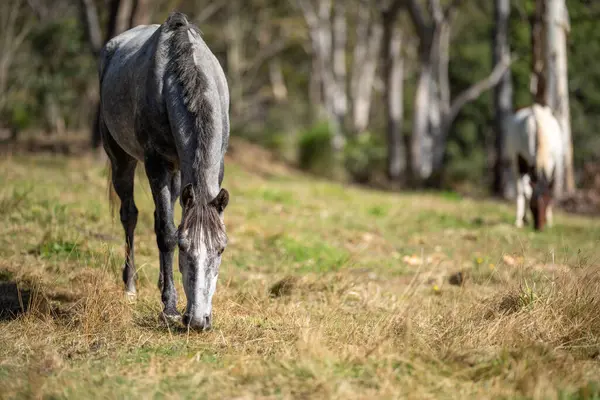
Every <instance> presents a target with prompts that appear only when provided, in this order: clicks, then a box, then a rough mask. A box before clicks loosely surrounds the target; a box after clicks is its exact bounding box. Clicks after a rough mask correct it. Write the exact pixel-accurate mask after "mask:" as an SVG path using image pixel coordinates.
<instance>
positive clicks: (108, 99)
mask: <svg viewBox="0 0 600 400" xmlns="http://www.w3.org/2000/svg"><path fill="white" fill-rule="evenodd" d="M110 74H111V71H110V69H109V70H108V71H107V73H106V77H105V79H104V82H105V84H103V85H102V88H101V91H102V92H101V102H102V116H103V118H104V123H105V124H106V127H107V128H108V131H109V133H110V135H111V136H112V138H113V139H114V140H115V141H116V142H117V143H118V145H119V146H120V147H121V148H122V149H123V150H124V151H125V152H127V153H128V154H129V155H130V156H132V157H135V158H136V159H138V160H140V161H143V159H144V150H143V147H142V145H141V144H140V143H139V141H138V139H137V136H136V133H135V117H134V109H135V108H134V106H133V104H134V101H133V97H132V93H131V91H130V90H128V87H129V85H126V84H107V83H106V82H119V83H123V82H120V81H119V80H118V79H116V80H113V79H110V78H111V77H110Z"/></svg>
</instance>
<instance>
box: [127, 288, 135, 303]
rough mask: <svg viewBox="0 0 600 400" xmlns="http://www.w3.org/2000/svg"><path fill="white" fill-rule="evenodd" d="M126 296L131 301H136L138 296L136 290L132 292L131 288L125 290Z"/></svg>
mask: <svg viewBox="0 0 600 400" xmlns="http://www.w3.org/2000/svg"><path fill="white" fill-rule="evenodd" d="M125 297H126V298H127V300H128V301H129V302H131V303H133V302H135V300H136V298H137V293H136V292H130V291H129V290H128V291H126V292H125Z"/></svg>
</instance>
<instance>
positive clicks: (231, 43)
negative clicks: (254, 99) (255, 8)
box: [227, 1, 244, 117]
mask: <svg viewBox="0 0 600 400" xmlns="http://www.w3.org/2000/svg"><path fill="white" fill-rule="evenodd" d="M240 12H241V10H240V4H239V2H237V1H233V2H231V3H230V8H229V20H228V21H227V42H228V44H227V77H228V80H229V91H230V93H231V114H232V115H233V116H235V117H238V116H239V114H240V112H241V110H242V109H243V108H244V107H243V104H242V101H243V91H244V88H243V86H242V63H243V55H242V51H243V50H242V47H243V43H242V41H243V37H242V34H243V33H242V26H241V23H242V21H241V16H240Z"/></svg>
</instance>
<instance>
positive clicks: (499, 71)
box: [446, 59, 514, 124]
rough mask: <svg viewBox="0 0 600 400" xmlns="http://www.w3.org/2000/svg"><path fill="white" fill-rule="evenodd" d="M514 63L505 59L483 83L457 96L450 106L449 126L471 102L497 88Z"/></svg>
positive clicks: (476, 84)
mask: <svg viewBox="0 0 600 400" xmlns="http://www.w3.org/2000/svg"><path fill="white" fill-rule="evenodd" d="M513 62H514V59H505V60H503V61H502V62H500V63H498V64H496V66H495V67H494V69H493V70H492V72H491V73H490V74H489V75H488V76H487V77H486V78H484V79H482V80H481V81H479V82H477V83H475V84H473V85H471V86H470V87H469V88H467V89H466V90H464V91H463V92H462V93H461V94H459V95H458V96H456V98H455V99H454V101H452V105H451V106H450V112H449V113H448V117H447V121H446V122H447V124H451V123H452V122H453V121H454V119H455V118H456V116H457V115H458V113H459V112H460V110H461V109H462V108H463V107H464V106H465V105H466V104H467V103H469V102H471V101H473V100H475V99H476V98H477V97H479V96H480V95H481V94H482V93H483V92H485V91H486V90H489V89H491V88H493V87H494V86H496V84H498V82H500V79H502V76H503V75H504V73H505V72H506V70H507V69H508V68H509V67H510V65H511V64H512V63H513Z"/></svg>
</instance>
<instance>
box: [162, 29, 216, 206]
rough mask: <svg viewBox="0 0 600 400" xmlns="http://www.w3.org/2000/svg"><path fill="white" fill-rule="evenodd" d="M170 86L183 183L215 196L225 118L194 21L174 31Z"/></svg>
mask: <svg viewBox="0 0 600 400" xmlns="http://www.w3.org/2000/svg"><path fill="white" fill-rule="evenodd" d="M167 43H168V46H169V48H168V55H169V61H168V65H167V69H166V74H167V79H166V81H167V82H172V83H173V85H172V86H171V87H170V88H169V89H168V90H166V96H167V112H168V113H169V119H170V120H171V130H172V133H173V136H174V138H175V141H176V142H177V147H178V152H179V158H180V168H181V173H182V187H185V185H187V184H192V185H193V187H194V192H195V193H196V195H197V196H199V197H198V198H199V199H202V200H203V201H204V200H212V198H214V197H215V196H216V195H217V194H218V190H219V171H220V161H221V147H222V133H221V132H222V120H221V118H219V114H220V112H221V111H222V110H221V109H220V101H219V96H218V95H217V91H216V90H215V88H214V83H213V82H212V81H211V79H210V76H209V75H207V74H210V73H211V71H212V70H211V68H210V66H207V65H201V64H204V63H205V61H203V60H204V59H203V57H200V55H201V53H200V52H201V51H203V50H202V46H203V42H202V39H201V38H200V36H199V34H198V33H197V32H196V30H195V29H194V28H193V27H192V26H191V25H187V26H181V27H179V28H177V30H175V31H174V32H172V34H171V36H170V38H169V40H168V41H167Z"/></svg>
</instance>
